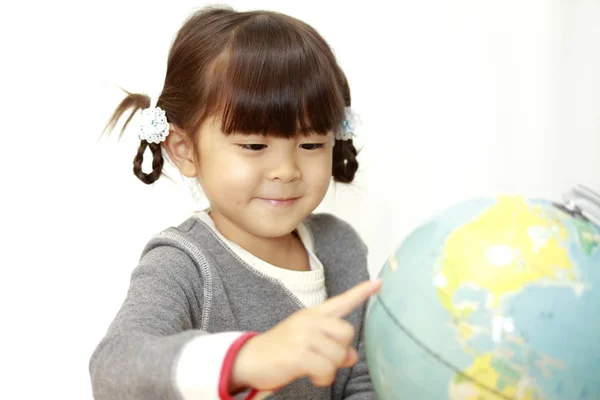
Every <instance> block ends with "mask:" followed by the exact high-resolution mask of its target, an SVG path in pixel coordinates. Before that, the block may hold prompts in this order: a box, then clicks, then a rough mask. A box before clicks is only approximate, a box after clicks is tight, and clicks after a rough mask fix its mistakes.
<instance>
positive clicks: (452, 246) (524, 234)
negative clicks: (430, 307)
mask: <svg viewBox="0 0 600 400" xmlns="http://www.w3.org/2000/svg"><path fill="white" fill-rule="evenodd" d="M530 228H535V229H537V230H538V231H539V230H540V229H547V232H548V235H547V240H545V241H544V242H543V243H541V244H540V242H539V240H538V241H535V242H534V238H533V237H532V236H531V232H530V230H529V229H530ZM567 233H568V232H567V229H566V228H565V226H564V225H562V224H561V223H560V221H556V220H554V221H553V220H549V219H546V218H544V217H543V215H542V214H541V211H540V210H539V208H538V206H536V205H531V204H528V203H527V202H526V200H525V199H524V198H523V197H516V196H504V197H499V198H498V199H497V203H496V204H494V205H493V206H491V207H490V208H489V209H487V210H486V211H484V212H483V213H482V214H481V215H479V217H477V219H475V220H474V221H472V222H470V223H468V224H465V225H463V226H462V227H460V228H458V229H456V230H455V231H454V232H452V233H451V234H450V235H449V236H448V238H447V240H446V243H445V247H444V250H443V254H442V258H441V260H440V262H441V270H440V271H439V273H438V275H441V276H443V278H444V279H443V282H444V284H443V285H438V288H437V290H438V296H439V297H440V299H441V302H442V305H443V306H444V307H445V308H446V309H447V310H448V311H449V312H450V313H452V315H454V316H455V317H457V318H462V317H466V316H468V311H469V310H468V309H467V310H465V309H464V308H463V309H460V308H458V307H455V306H454V304H453V298H454V296H455V294H456V291H457V290H458V289H459V288H460V287H461V286H463V285H472V286H475V287H477V288H478V289H483V290H485V291H486V293H487V294H488V299H487V306H488V307H490V308H492V309H495V308H497V306H498V304H499V301H500V299H501V298H502V296H505V295H507V294H512V293H515V292H517V291H519V290H521V289H522V288H523V287H524V286H525V285H527V284H531V283H534V282H538V281H541V280H548V281H550V282H553V283H556V284H559V283H560V284H569V283H574V282H575V277H574V274H573V269H574V267H573V264H572V262H571V260H570V258H569V255H568V253H567V249H566V247H565V246H564V245H563V242H564V239H565V238H566V236H567Z"/></svg>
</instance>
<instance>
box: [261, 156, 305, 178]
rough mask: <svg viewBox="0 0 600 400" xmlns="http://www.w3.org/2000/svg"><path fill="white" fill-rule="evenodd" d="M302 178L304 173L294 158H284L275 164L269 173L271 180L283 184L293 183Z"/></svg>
mask: <svg viewBox="0 0 600 400" xmlns="http://www.w3.org/2000/svg"><path fill="white" fill-rule="evenodd" d="M301 177H302V172H301V171H300V168H299V166H298V163H297V162H296V160H295V159H294V157H289V156H288V157H282V158H280V159H279V160H278V161H277V162H275V163H274V164H273V166H272V167H271V169H270V170H269V172H268V178H269V180H272V181H274V180H278V181H281V182H283V183H287V182H293V181H296V180H298V179H300V178H301Z"/></svg>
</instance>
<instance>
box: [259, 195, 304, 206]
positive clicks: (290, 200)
mask: <svg viewBox="0 0 600 400" xmlns="http://www.w3.org/2000/svg"><path fill="white" fill-rule="evenodd" d="M260 199H261V200H263V201H264V202H266V203H267V204H270V205H272V206H273V207H290V206H292V205H293V204H294V203H295V202H296V200H298V199H299V197H287V198H283V197H282V198H278V199H266V198H262V197H261V198H260Z"/></svg>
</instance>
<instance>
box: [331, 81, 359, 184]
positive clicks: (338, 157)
mask: <svg viewBox="0 0 600 400" xmlns="http://www.w3.org/2000/svg"><path fill="white" fill-rule="evenodd" d="M342 75H343V74H342ZM342 93H343V95H344V105H345V107H350V104H351V98H350V87H349V86H348V82H347V81H346V78H345V77H343V78H342ZM357 155H358V151H357V150H356V148H355V147H354V144H353V143H352V139H348V140H337V139H336V141H335V144H334V145H333V168H332V175H333V180H334V181H336V182H339V183H350V182H352V181H353V180H354V175H355V174H356V171H357V170H358V161H357V160H356V156H357Z"/></svg>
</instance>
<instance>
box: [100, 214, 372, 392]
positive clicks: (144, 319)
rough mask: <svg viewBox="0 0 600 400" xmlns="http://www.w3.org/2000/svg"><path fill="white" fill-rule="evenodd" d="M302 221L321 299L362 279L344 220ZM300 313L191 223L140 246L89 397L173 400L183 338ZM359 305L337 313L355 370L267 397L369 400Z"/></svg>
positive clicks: (362, 258)
mask: <svg viewBox="0 0 600 400" xmlns="http://www.w3.org/2000/svg"><path fill="white" fill-rule="evenodd" d="M305 223H306V226H307V227H308V230H309V231H310V232H311V235H312V236H313V240H314V244H315V254H316V256H317V257H318V258H319V260H320V261H321V263H322V264H323V267H324V272H325V286H326V289H327V295H328V297H331V296H335V295H337V294H340V293H342V292H344V291H346V290H348V289H350V288H351V287H353V286H354V285H356V284H358V283H359V282H361V281H364V280H367V279H369V276H368V271H367V261H366V257H367V249H366V246H365V244H364V243H363V241H362V240H361V239H360V237H359V236H358V235H357V234H356V232H355V231H354V230H353V229H352V228H351V227H350V225H349V224H347V223H346V222H343V221H342V220H340V219H338V218H336V217H334V216H332V215H329V214H314V215H311V216H309V217H308V218H307V219H306V220H305ZM302 307H304V306H303V305H302V303H301V302H300V300H299V299H298V298H297V297H296V296H295V295H294V294H292V293H291V292H290V291H289V290H288V289H286V288H285V287H284V286H283V285H282V284H280V283H279V282H278V281H277V280H275V279H272V278H270V277H268V276H265V275H264V274H261V273H260V272H259V271H257V270H255V269H253V268H252V267H251V266H250V265H248V264H247V263H245V262H244V261H242V260H241V259H240V258H239V257H238V256H237V255H236V254H235V253H234V252H233V251H231V250H230V249H229V247H227V246H226V245H225V243H223V242H222V241H221V240H220V239H219V238H218V237H217V236H216V234H215V233H214V232H213V231H212V230H211V229H210V228H209V227H208V226H206V225H205V224H204V223H203V222H202V221H200V220H198V219H196V218H190V219H188V220H187V221H185V222H184V223H183V224H181V225H180V226H178V227H176V228H175V227H172V228H169V229H166V230H165V231H163V232H161V233H160V234H158V235H157V236H156V237H154V238H153V239H152V240H150V242H149V243H148V244H147V246H146V247H145V249H144V250H143V252H142V256H141V259H140V262H139V265H138V266H137V267H136V268H135V270H134V271H133V272H132V275H131V283H130V286H129V291H128V294H127V297H126V299H125V301H124V303H123V305H122V306H121V309H120V310H119V312H118V313H117V315H116V317H115V319H114V320H113V322H112V323H111V325H110V327H109V329H108V332H107V333H106V336H105V337H104V338H103V339H102V341H101V342H100V343H99V344H98V346H97V348H96V349H95V351H94V353H93V354H92V357H91V359H90V365H89V368H90V375H91V382H92V389H93V393H94V398H95V399H97V400H101V399H110V400H117V399H140V400H142V399H143V400H151V399H180V398H181V396H180V394H179V393H178V391H177V389H176V387H175V383H174V369H175V368H174V366H175V363H176V360H177V357H178V355H179V353H180V351H181V349H182V348H183V346H184V345H185V344H186V343H187V342H188V341H189V340H191V339H192V338H194V337H196V336H198V335H206V334H210V333H218V332H227V331H256V332H264V331H266V330H268V329H270V328H272V327H273V326H275V325H276V324H277V323H279V322H280V321H282V320H283V319H285V318H286V317H287V316H289V315H290V314H292V313H293V312H295V311H297V310H299V309H300V308H302ZM365 308H366V304H363V305H362V306H361V307H359V308H357V309H356V310H355V311H354V312H352V313H351V314H350V315H349V316H348V317H346V320H347V321H349V322H350V323H352V324H353V325H354V327H355V329H356V332H357V335H356V338H355V340H354V343H353V345H354V347H355V348H356V349H357V351H358V352H359V355H360V360H359V362H358V363H357V364H356V365H355V366H354V367H352V368H347V369H342V370H340V371H339V372H338V374H337V377H336V380H335V382H334V384H333V385H332V386H331V387H327V388H319V387H315V386H314V385H312V383H311V382H310V380H309V379H308V378H302V379H299V380H297V381H295V382H292V383H291V384H289V385H288V386H286V387H284V388H283V389H281V390H279V391H278V392H276V393H274V394H273V395H272V396H270V397H269V398H270V399H271V398H273V399H306V400H319V399H332V400H339V399H351V400H366V399H376V398H377V396H376V394H375V392H374V391H373V387H372V385H371V381H370V378H369V375H368V372H367V366H366V362H365V354H364V343H363V337H364V336H363V321H364V313H365ZM358 339H360V340H358ZM215 368H220V366H215Z"/></svg>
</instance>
